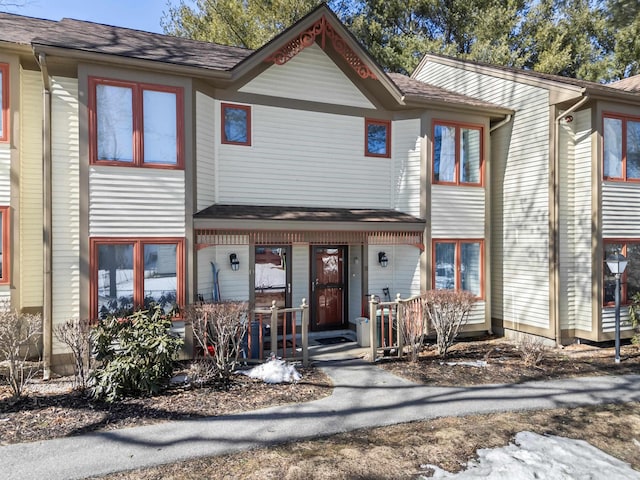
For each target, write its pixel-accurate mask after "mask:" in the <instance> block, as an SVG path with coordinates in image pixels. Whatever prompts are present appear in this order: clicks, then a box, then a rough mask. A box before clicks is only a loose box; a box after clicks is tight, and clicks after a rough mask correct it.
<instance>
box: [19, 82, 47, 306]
mask: <svg viewBox="0 0 640 480" xmlns="http://www.w3.org/2000/svg"><path fill="white" fill-rule="evenodd" d="M21 76H22V88H21V99H20V103H21V130H20V133H21V138H20V222H19V223H20V296H21V299H20V306H21V307H22V308H24V307H42V305H43V294H44V292H43V271H44V270H43V265H44V258H43V246H42V225H43V214H42V81H41V75H40V73H39V72H32V71H28V70H22V71H21Z"/></svg>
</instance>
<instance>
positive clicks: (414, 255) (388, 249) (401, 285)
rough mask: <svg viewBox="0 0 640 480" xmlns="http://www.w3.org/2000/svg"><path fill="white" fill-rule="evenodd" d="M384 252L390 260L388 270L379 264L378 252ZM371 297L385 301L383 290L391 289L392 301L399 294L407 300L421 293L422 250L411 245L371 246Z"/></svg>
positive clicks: (369, 258) (369, 255)
mask: <svg viewBox="0 0 640 480" xmlns="http://www.w3.org/2000/svg"><path fill="white" fill-rule="evenodd" d="M380 251H384V252H385V253H386V254H387V258H388V259H389V264H388V266H387V267H386V268H382V267H381V266H380V264H379V263H378V252H380ZM367 262H368V265H369V269H368V270H369V276H368V291H367V292H365V293H367V294H369V295H378V296H379V297H380V298H381V299H382V301H384V300H385V298H384V294H383V292H382V289H383V288H386V287H388V288H389V295H390V296H391V300H393V299H395V297H396V295H397V294H398V293H399V294H400V296H401V297H402V298H407V297H410V296H412V295H418V294H419V293H420V250H419V249H418V248H416V247H412V246H409V245H369V249H368V258H367Z"/></svg>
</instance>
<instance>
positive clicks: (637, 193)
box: [602, 182, 640, 238]
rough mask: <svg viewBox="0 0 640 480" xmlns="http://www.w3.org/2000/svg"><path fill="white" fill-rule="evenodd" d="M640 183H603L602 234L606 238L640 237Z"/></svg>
mask: <svg viewBox="0 0 640 480" xmlns="http://www.w3.org/2000/svg"><path fill="white" fill-rule="evenodd" d="M638 199H640V185H638V184H634V183H624V182H603V184H602V236H603V237H604V238H637V237H640V208H629V205H637V204H638Z"/></svg>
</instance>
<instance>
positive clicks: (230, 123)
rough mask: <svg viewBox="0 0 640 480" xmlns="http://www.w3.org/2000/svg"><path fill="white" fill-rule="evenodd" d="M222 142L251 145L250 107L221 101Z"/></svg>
mask: <svg viewBox="0 0 640 480" xmlns="http://www.w3.org/2000/svg"><path fill="white" fill-rule="evenodd" d="M221 110H222V143H227V144H230V145H247V146H250V145H251V107H250V106H248V105H235V104H232V103H223V104H222V105H221Z"/></svg>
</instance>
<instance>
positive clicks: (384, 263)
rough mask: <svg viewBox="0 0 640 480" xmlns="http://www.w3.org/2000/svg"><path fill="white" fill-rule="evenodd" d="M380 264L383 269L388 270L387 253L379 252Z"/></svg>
mask: <svg viewBox="0 0 640 480" xmlns="http://www.w3.org/2000/svg"><path fill="white" fill-rule="evenodd" d="M378 263H379V264H380V266H381V267H382V268H387V265H389V259H388V258H387V254H386V253H384V252H378Z"/></svg>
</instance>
